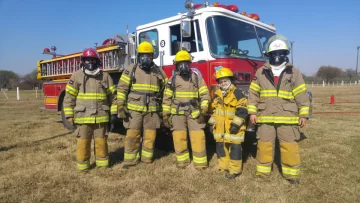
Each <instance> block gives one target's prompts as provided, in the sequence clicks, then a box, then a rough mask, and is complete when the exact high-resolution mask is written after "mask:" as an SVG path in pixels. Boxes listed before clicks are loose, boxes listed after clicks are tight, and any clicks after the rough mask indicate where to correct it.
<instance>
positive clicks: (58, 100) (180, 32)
mask: <svg viewBox="0 0 360 203" xmlns="http://www.w3.org/2000/svg"><path fill="white" fill-rule="evenodd" d="M185 8H186V9H187V10H188V11H187V12H185V13H179V14H178V15H175V16H172V17H169V18H165V19H161V20H158V21H155V22H152V23H148V24H144V25H140V26H138V27H137V28H136V31H135V32H133V33H130V34H126V35H115V37H114V38H111V39H106V40H105V41H104V42H103V43H102V45H101V46H96V50H97V51H98V52H99V54H100V57H101V59H102V67H101V68H102V70H103V71H106V72H108V73H109V74H110V75H111V76H112V78H113V80H114V83H117V82H118V81H119V78H120V76H121V73H122V71H123V70H124V68H126V67H127V66H128V65H129V64H130V63H134V62H136V57H135V56H136V47H137V45H138V44H139V43H141V42H143V41H149V42H150V43H151V44H152V45H153V46H154V48H155V54H154V62H155V63H156V64H157V65H159V66H160V67H162V68H163V70H164V71H165V73H166V74H167V76H168V77H170V76H171V75H172V73H173V71H174V69H175V66H174V64H173V60H174V57H175V54H176V53H177V51H178V50H180V49H187V50H188V51H189V52H190V53H191V55H192V58H193V64H192V66H193V67H195V68H193V70H194V71H195V72H197V73H199V74H201V75H202V77H203V78H204V79H205V81H206V83H207V85H208V87H209V90H210V92H211V95H212V96H213V94H214V92H215V90H216V88H217V83H216V80H215V69H216V68H217V67H219V66H224V67H228V68H230V69H231V70H232V71H233V72H234V74H235V76H236V78H237V80H236V81H235V83H236V85H237V87H238V88H242V89H243V90H245V91H247V90H248V88H249V85H250V82H251V79H252V78H253V77H254V74H255V72H256V70H257V68H259V67H260V66H261V65H262V64H264V63H265V60H266V58H265V57H264V54H263V53H264V52H263V50H264V49H265V43H266V42H267V40H268V39H269V38H270V37H271V36H273V35H274V34H275V28H274V25H273V24H272V25H268V24H265V23H263V22H261V21H260V17H259V15H258V14H247V13H246V12H241V13H239V9H238V7H237V6H236V5H223V4H220V3H218V2H215V3H213V4H209V3H208V2H207V1H206V2H205V3H204V4H193V3H192V1H191V0H187V1H186V3H185ZM55 51H56V48H55V47H52V49H51V51H50V50H49V49H48V48H45V49H44V54H51V55H53V58H52V59H49V60H40V61H38V64H37V65H38V79H40V80H45V81H46V82H45V83H44V90H43V91H44V108H45V109H51V110H55V111H58V112H62V102H63V98H64V94H65V91H64V90H65V86H66V83H67V81H68V79H69V78H70V76H71V74H72V73H73V72H75V71H77V70H78V69H79V68H80V66H79V64H80V54H81V52H78V53H73V54H69V55H64V56H59V55H56V53H55ZM62 118H63V123H64V125H65V127H69V126H67V122H66V119H65V117H64V114H63V112H62Z"/></svg>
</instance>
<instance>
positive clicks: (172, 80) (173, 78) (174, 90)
mask: <svg viewBox="0 0 360 203" xmlns="http://www.w3.org/2000/svg"><path fill="white" fill-rule="evenodd" d="M176 76H177V73H176V71H175V72H174V75H173V76H172V78H171V89H172V91H173V98H175V94H176V84H175V82H176Z"/></svg>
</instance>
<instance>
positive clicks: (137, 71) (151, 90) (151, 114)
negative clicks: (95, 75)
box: [117, 41, 167, 169]
mask: <svg viewBox="0 0 360 203" xmlns="http://www.w3.org/2000/svg"><path fill="white" fill-rule="evenodd" d="M137 52H138V56H137V57H138V58H137V59H138V63H136V64H130V65H129V66H128V67H127V68H126V69H125V70H124V72H123V73H122V75H121V78H120V81H119V84H118V88H117V92H118V94H117V102H118V115H119V118H122V119H124V120H123V121H124V127H125V128H126V129H127V132H126V137H125V152H124V165H123V168H124V169H127V168H128V167H129V166H134V165H136V164H137V163H139V161H140V157H141V161H142V162H144V163H151V162H152V158H153V151H154V143H155V138H156V129H158V128H160V124H161V121H160V117H159V113H160V112H161V95H162V92H163V89H164V88H165V83H166V82H167V77H166V74H165V72H164V71H163V70H162V69H161V68H160V67H158V66H157V65H156V64H155V63H154V62H153V56H154V48H153V46H152V45H151V44H150V43H149V42H146V41H144V42H142V43H140V45H139V46H138V50H137ZM142 132H143V137H142ZM141 137H142V150H141V153H140V144H141Z"/></svg>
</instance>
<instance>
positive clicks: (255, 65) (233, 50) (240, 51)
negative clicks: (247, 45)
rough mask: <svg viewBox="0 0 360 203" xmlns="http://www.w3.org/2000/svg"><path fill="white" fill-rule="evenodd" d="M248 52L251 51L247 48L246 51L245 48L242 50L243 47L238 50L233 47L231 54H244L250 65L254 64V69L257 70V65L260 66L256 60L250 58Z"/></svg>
mask: <svg viewBox="0 0 360 203" xmlns="http://www.w3.org/2000/svg"><path fill="white" fill-rule="evenodd" d="M248 53H249V51H247V50H246V51H243V50H241V49H238V50H236V49H232V50H231V53H230V54H233V55H235V56H244V57H245V59H246V60H247V62H248V63H249V64H250V65H252V66H253V67H254V69H255V70H256V67H257V66H258V64H257V63H256V62H255V60H253V59H250V58H249V57H248V55H247V54H248Z"/></svg>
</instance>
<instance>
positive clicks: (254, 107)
mask: <svg viewBox="0 0 360 203" xmlns="http://www.w3.org/2000/svg"><path fill="white" fill-rule="evenodd" d="M289 52H290V51H289V48H288V41H287V39H286V38H285V37H284V36H282V35H274V36H272V37H271V38H270V39H269V40H268V42H267V52H266V55H267V56H268V57H269V62H268V63H265V64H264V65H263V66H262V67H260V68H259V69H258V70H257V72H256V74H255V77H254V79H253V81H252V83H251V85H250V93H249V100H248V112H249V114H251V116H250V121H251V123H252V124H258V131H257V138H258V145H257V146H258V150H257V156H256V159H257V162H258V163H257V166H256V168H257V173H256V174H257V175H269V174H270V172H271V166H272V163H273V160H274V147H275V144H274V142H275V138H276V137H277V138H278V139H279V142H280V153H281V166H282V174H283V176H284V178H285V179H287V180H288V181H289V182H290V183H291V184H299V173H300V155H299V145H298V143H297V140H299V139H300V130H299V126H300V127H304V126H305V125H306V122H307V119H308V118H309V104H310V103H309V98H308V96H307V91H306V85H305V82H304V79H303V77H302V75H301V73H300V71H299V70H298V69H297V68H295V67H294V66H293V65H292V64H290V63H289V62H288V58H287V55H288V54H289Z"/></svg>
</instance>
